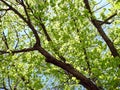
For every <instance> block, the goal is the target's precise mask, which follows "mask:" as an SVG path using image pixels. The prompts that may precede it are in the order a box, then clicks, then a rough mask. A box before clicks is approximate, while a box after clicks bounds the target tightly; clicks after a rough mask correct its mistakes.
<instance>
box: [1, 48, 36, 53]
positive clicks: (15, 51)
mask: <svg viewBox="0 0 120 90" xmlns="http://www.w3.org/2000/svg"><path fill="white" fill-rule="evenodd" d="M34 50H36V49H35V48H25V49H21V50H11V51H5V50H0V55H1V54H6V53H13V54H15V53H21V52H29V51H34Z"/></svg>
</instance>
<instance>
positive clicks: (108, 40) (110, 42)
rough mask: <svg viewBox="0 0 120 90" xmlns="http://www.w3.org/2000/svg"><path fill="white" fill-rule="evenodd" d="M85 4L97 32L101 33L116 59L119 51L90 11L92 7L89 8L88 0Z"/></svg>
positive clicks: (85, 0)
mask: <svg viewBox="0 0 120 90" xmlns="http://www.w3.org/2000/svg"><path fill="white" fill-rule="evenodd" d="M84 4H85V7H86V9H87V10H88V11H89V13H90V14H91V17H90V18H91V22H92V23H93V25H94V26H95V27H96V29H97V31H98V32H99V34H100V35H101V36H102V38H103V40H104V41H105V42H106V44H107V45H108V47H109V49H110V51H111V53H112V55H113V56H114V57H117V56H119V54H118V52H117V49H116V48H115V46H114V44H113V42H112V41H111V40H110V39H109V38H108V36H107V35H106V34H105V32H104V31H103V29H102V27H101V25H102V24H100V23H98V20H96V19H94V18H93V17H92V12H91V9H90V6H89V2H88V0H84ZM115 15H116V14H113V15H112V16H110V17H109V18H108V19H106V20H105V22H107V21H108V20H109V19H111V18H112V17H114V16H115Z"/></svg>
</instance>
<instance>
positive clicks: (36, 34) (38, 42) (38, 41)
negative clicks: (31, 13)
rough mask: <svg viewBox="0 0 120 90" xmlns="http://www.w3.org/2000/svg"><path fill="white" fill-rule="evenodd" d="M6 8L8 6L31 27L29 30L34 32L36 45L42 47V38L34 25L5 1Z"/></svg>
mask: <svg viewBox="0 0 120 90" xmlns="http://www.w3.org/2000/svg"><path fill="white" fill-rule="evenodd" d="M1 1H2V2H3V3H4V4H5V5H6V6H8V7H9V8H10V10H12V11H13V12H14V13H15V14H17V15H18V16H19V17H20V18H21V19H22V20H23V21H24V22H26V23H27V25H28V26H29V28H30V29H31V30H32V32H33V34H34V36H35V39H36V44H38V45H39V46H40V38H39V36H38V33H37V31H36V30H35V28H34V26H33V25H32V23H31V22H30V21H29V20H26V18H25V17H24V16H23V15H22V14H21V13H19V12H18V11H17V10H16V9H15V8H14V7H12V6H11V5H10V4H8V3H7V2H5V1H4V0H1Z"/></svg>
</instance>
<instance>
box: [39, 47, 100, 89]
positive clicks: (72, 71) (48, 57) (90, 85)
mask: <svg viewBox="0 0 120 90" xmlns="http://www.w3.org/2000/svg"><path fill="white" fill-rule="evenodd" d="M37 49H38V51H39V52H40V53H41V54H42V55H43V56H45V57H46V62H48V63H52V64H54V65H56V66H58V67H60V68H62V69H64V70H65V71H67V72H69V73H70V74H72V75H73V76H74V77H76V78H77V79H78V80H80V84H81V85H83V86H84V87H85V88H87V89H88V90H99V88H98V87H97V86H96V85H95V84H94V83H93V82H92V81H91V80H90V79H88V78H87V77H85V76H84V75H83V74H82V73H80V72H79V71H78V70H76V69H75V68H74V67H73V66H71V65H70V64H68V63H64V62H62V61H60V60H57V59H56V58H54V57H53V56H51V55H50V54H49V53H48V52H47V51H46V50H45V49H43V48H42V47H38V48H37Z"/></svg>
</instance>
